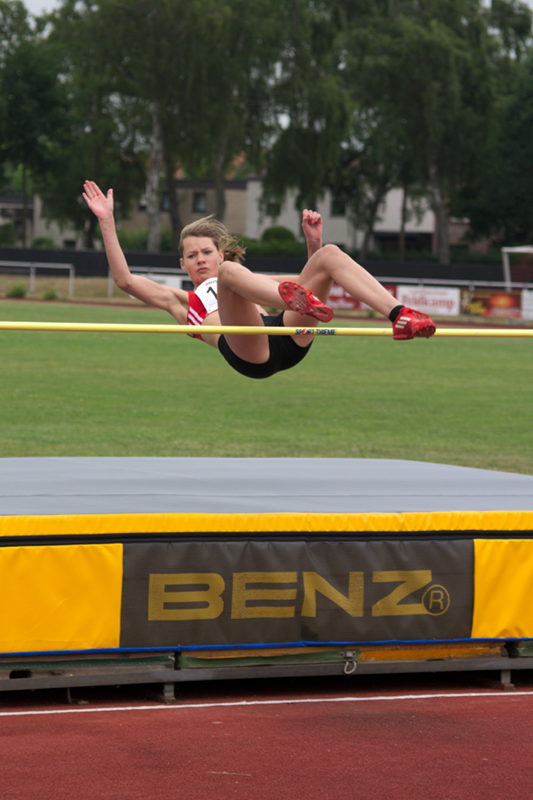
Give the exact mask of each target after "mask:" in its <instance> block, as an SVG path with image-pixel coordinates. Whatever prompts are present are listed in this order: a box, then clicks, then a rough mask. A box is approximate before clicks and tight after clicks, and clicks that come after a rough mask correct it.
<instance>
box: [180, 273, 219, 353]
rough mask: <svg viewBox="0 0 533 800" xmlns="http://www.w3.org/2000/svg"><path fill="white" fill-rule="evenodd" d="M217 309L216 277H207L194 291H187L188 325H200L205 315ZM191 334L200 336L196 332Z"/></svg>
mask: <svg viewBox="0 0 533 800" xmlns="http://www.w3.org/2000/svg"><path fill="white" fill-rule="evenodd" d="M217 309H218V300H217V279H216V278H207V280H205V281H203V283H200V285H199V286H197V287H196V288H195V289H194V291H192V292H189V307H188V309H187V323H188V324H189V325H201V324H202V322H203V321H204V319H205V318H206V317H207V315H208V314H211V313H212V312H213V311H217ZM191 336H193V337H194V338H195V339H201V338H202V337H201V336H200V334H198V333H192V334H191Z"/></svg>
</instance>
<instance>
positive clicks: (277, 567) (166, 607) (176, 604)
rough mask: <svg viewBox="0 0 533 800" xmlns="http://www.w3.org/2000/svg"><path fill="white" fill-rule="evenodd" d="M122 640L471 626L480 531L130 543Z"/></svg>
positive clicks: (452, 634)
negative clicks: (448, 535) (406, 537)
mask: <svg viewBox="0 0 533 800" xmlns="http://www.w3.org/2000/svg"><path fill="white" fill-rule="evenodd" d="M123 570H124V572H123V597H122V619H121V626H120V627H121V642H120V644H121V647H157V646H163V647H172V646H178V645H182V646H186V645H198V646H206V645H207V646H209V645H231V644H253V643H257V642H262V643H279V642H299V641H312V642H332V641H339V642H341V641H361V640H363V641H380V640H390V639H392V640H402V639H410V640H412V639H416V640H426V639H450V638H452V639H455V638H459V639H460V638H468V636H469V635H470V629H471V621H472V602H473V543H472V541H471V540H459V541H450V540H446V541H436V540H432V541H428V540H426V541H397V540H390V541H373V542H370V541H369V542H366V541H363V542H362V541H359V542H353V541H352V542H349V541H339V540H337V541H328V542H325V541H314V542H305V541H250V540H249V541H236V540H232V541H224V542H218V541H211V542H205V543H202V542H195V541H189V542H166V543H157V542H154V543H146V544H145V543H128V544H126V545H125V546H124V567H123Z"/></svg>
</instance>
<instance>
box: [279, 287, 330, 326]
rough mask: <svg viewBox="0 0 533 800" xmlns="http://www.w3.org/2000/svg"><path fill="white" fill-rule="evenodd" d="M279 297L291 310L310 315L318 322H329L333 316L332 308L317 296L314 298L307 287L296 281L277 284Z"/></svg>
mask: <svg viewBox="0 0 533 800" xmlns="http://www.w3.org/2000/svg"><path fill="white" fill-rule="evenodd" d="M278 288H279V293H280V296H281V299H282V300H283V302H284V303H285V305H286V306H288V307H289V308H290V309H291V311H295V312H296V313H297V314H301V315H302V316H310V317H314V318H315V319H317V320H319V322H329V321H330V319H331V318H332V317H333V309H331V308H330V307H329V306H327V305H326V304H325V303H323V302H322V301H321V300H318V298H314V297H313V295H312V293H311V291H310V290H309V289H304V287H303V286H300V285H299V284H298V283H293V282H292V281H282V282H281V283H280V285H279V287H278Z"/></svg>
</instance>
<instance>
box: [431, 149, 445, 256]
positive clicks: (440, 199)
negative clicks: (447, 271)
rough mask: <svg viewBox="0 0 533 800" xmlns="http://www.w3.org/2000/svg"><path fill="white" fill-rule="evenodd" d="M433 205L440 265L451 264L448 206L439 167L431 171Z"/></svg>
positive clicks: (432, 167) (436, 249) (436, 246)
mask: <svg viewBox="0 0 533 800" xmlns="http://www.w3.org/2000/svg"><path fill="white" fill-rule="evenodd" d="M429 179H430V193H431V205H432V208H433V213H434V214H435V251H436V253H437V259H438V262H439V264H449V263H450V238H449V234H448V204H447V202H446V199H445V197H444V191H443V188H442V183H441V180H440V175H439V171H438V169H437V167H436V166H435V165H434V164H432V165H431V167H430V170H429Z"/></svg>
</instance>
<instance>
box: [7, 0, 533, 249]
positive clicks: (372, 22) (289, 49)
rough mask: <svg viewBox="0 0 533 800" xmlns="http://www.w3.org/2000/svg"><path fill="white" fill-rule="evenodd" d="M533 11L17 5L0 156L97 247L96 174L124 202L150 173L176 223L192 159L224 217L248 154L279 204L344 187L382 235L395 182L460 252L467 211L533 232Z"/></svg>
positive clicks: (362, 223)
mask: <svg viewBox="0 0 533 800" xmlns="http://www.w3.org/2000/svg"><path fill="white" fill-rule="evenodd" d="M531 19H532V16H531V11H530V9H528V7H527V5H526V4H525V3H524V2H521V1H520V0H492V3H491V5H490V7H487V5H486V4H485V3H483V2H482V0H446V2H442V0H288V2H287V3H285V4H283V5H282V6H280V5H279V3H278V2H277V0H254V2H253V3H251V2H249V0H158V2H157V3H154V2H153V0H62V2H61V3H60V5H59V8H58V10H57V11H56V12H54V13H52V14H49V15H46V16H43V17H42V18H38V19H37V20H36V21H33V20H32V19H31V18H30V17H29V16H28V14H27V12H26V10H25V8H24V5H23V3H22V2H20V0H0V170H1V167H2V165H6V164H9V165H10V166H11V168H12V169H14V168H17V167H20V166H22V167H23V171H24V174H27V175H28V176H29V177H31V180H32V182H33V185H34V187H36V188H37V189H38V190H39V191H40V192H41V193H42V194H43V195H44V196H45V198H46V203H47V209H48V212H49V213H50V214H52V215H53V216H54V217H55V218H56V219H58V220H60V221H62V222H67V221H68V222H69V223H70V224H73V225H74V226H75V227H76V228H77V229H78V230H80V231H83V232H84V236H85V240H86V244H87V246H91V245H92V243H93V240H94V235H95V220H94V219H93V218H92V217H91V215H88V214H87V212H86V209H85V208H84V207H83V205H82V204H81V203H80V202H79V201H78V198H79V192H80V187H81V183H82V181H83V179H84V178H86V177H94V178H95V179H97V180H98V181H99V182H100V183H101V184H102V185H103V186H104V187H107V186H113V187H114V188H115V195H116V197H117V201H118V209H117V210H118V213H119V215H120V214H123V215H125V214H127V213H128V211H129V209H130V208H131V207H132V204H133V203H134V202H135V201H136V200H137V199H138V198H139V196H140V195H141V194H142V193H143V191H144V189H145V188H146V187H147V194H146V197H147V200H148V202H149V205H150V209H149V210H150V218H151V219H153V220H154V221H155V220H156V219H157V218H158V204H159V199H160V195H161V194H162V192H163V191H166V193H167V195H168V198H169V207H170V213H171V218H172V226H173V229H174V231H175V232H176V233H177V232H178V230H179V228H180V226H181V216H180V208H179V197H178V195H177V192H176V181H175V177H176V171H177V169H178V168H180V169H182V170H185V171H186V172H187V173H188V175H190V176H192V177H198V178H200V177H201V178H208V179H210V180H212V181H213V184H214V186H215V188H216V197H217V215H219V216H220V217H223V215H224V208H225V195H224V185H225V183H224V179H225V177H226V175H227V173H228V169H229V168H230V167H231V164H232V162H233V160H234V159H235V157H236V156H242V155H243V154H244V155H245V156H246V157H247V159H248V163H249V165H250V166H251V167H252V168H254V169H256V170H257V171H258V172H260V174H261V175H262V177H263V184H264V190H265V201H269V204H270V205H272V204H273V205H274V206H276V205H277V206H278V207H279V205H280V204H281V201H282V200H283V198H284V197H285V195H286V193H287V191H288V190H289V189H291V190H294V192H295V196H296V202H297V204H298V205H299V206H304V205H306V206H314V205H315V204H316V203H317V200H318V198H319V197H320V196H321V194H322V193H323V192H324V190H325V189H326V188H329V189H330V190H331V191H332V192H333V193H334V194H335V195H336V196H338V197H342V198H344V200H345V202H346V204H347V207H348V208H349V213H350V215H351V217H352V218H353V220H354V222H355V223H356V225H357V227H358V228H360V229H363V230H364V231H365V232H366V241H369V240H370V238H371V234H372V231H373V228H374V226H375V224H376V220H377V219H378V218H379V209H380V205H381V203H382V201H383V198H384V197H385V195H386V193H387V191H388V190H389V189H390V188H391V187H401V188H403V190H404V194H405V197H406V198H408V197H418V196H420V195H421V194H425V195H426V196H428V197H429V198H430V199H431V202H432V206H433V210H434V212H435V217H436V219H437V223H438V224H437V234H438V236H437V239H438V245H439V255H440V258H441V260H443V261H446V260H447V259H449V248H448V243H447V238H446V231H447V220H448V218H449V216H450V215H451V214H463V215H468V216H469V217H470V218H471V220H472V230H473V233H474V234H475V235H488V236H499V237H500V238H502V239H508V238H509V237H511V238H513V239H520V238H523V239H526V238H527V239H529V238H533V221H532V220H531V215H530V213H529V211H528V209H530V208H531V207H532V203H531V196H530V194H531V188H530V183H529V181H528V176H529V173H530V167H529V165H530V163H531V141H532V137H531V134H530V130H531V112H530V109H531V105H532V98H531V89H530V87H531V84H532V80H531V78H532V66H531V64H532V58H533V56H532V39H531ZM520 197H522V198H524V199H525V200H524V201H523V202H521V201H520ZM154 224H155V222H154ZM153 233H154V234H155V235H154V236H152V237H151V241H152V242H153V243H155V242H156V241H157V238H158V236H159V232H158V231H157V230H155V231H153ZM153 246H154V247H155V246H156V244H153Z"/></svg>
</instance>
